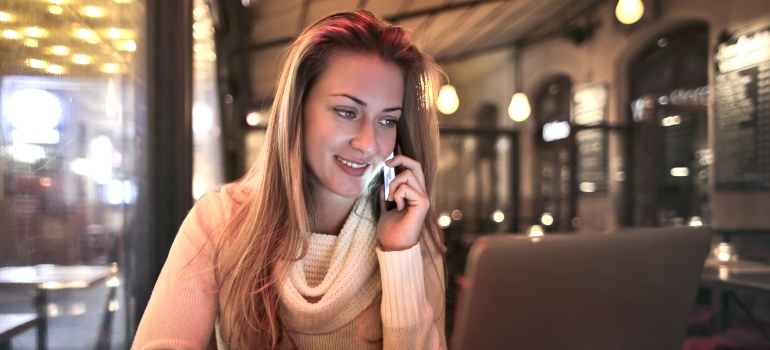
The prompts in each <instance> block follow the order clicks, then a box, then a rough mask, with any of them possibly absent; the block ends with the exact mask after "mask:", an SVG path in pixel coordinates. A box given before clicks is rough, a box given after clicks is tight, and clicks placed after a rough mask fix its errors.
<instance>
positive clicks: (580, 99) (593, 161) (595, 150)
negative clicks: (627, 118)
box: [572, 85, 607, 193]
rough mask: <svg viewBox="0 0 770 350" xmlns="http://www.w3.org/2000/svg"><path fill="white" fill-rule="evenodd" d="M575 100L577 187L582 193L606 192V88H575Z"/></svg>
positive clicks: (599, 86) (573, 99)
mask: <svg viewBox="0 0 770 350" xmlns="http://www.w3.org/2000/svg"><path fill="white" fill-rule="evenodd" d="M572 103H573V104H572V115H573V122H574V123H575V124H576V125H578V126H579V127H578V131H577V132H576V133H575V144H576V146H577V158H576V160H577V169H576V170H577V183H578V188H579V190H580V192H583V193H592V192H607V133H606V131H605V130H604V129H603V128H601V126H602V125H603V124H604V122H605V120H606V115H607V87H606V86H604V85H590V86H585V87H582V88H579V89H576V90H575V91H574V93H573V94H572ZM581 126H582V127H590V126H597V128H588V129H581V128H580V127H581Z"/></svg>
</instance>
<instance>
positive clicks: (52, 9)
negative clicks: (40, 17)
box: [48, 5, 64, 15]
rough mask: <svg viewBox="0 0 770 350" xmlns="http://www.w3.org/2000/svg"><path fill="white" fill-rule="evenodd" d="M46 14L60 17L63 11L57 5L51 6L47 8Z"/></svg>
mask: <svg viewBox="0 0 770 350" xmlns="http://www.w3.org/2000/svg"><path fill="white" fill-rule="evenodd" d="M48 12H50V13H51V14H54V15H60V14H62V13H64V9H63V8H62V7H61V6H59V5H51V6H48Z"/></svg>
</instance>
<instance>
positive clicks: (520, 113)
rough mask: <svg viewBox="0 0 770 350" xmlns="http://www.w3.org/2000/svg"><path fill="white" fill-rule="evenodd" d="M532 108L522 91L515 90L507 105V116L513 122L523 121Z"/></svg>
mask: <svg viewBox="0 0 770 350" xmlns="http://www.w3.org/2000/svg"><path fill="white" fill-rule="evenodd" d="M531 112H532V108H531V107H530V106H529V99H527V95H526V94H525V93H523V92H517V93H515V94H513V97H511V104H510V105H509V106H508V116H509V117H511V119H513V121H515V122H523V121H525V120H526V119H527V118H529V114H530V113H531Z"/></svg>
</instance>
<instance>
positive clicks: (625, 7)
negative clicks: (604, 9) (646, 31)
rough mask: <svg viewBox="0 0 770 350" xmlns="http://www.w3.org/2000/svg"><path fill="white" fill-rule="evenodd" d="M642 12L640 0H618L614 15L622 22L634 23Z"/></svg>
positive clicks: (642, 6)
mask: <svg viewBox="0 0 770 350" xmlns="http://www.w3.org/2000/svg"><path fill="white" fill-rule="evenodd" d="M642 14H644V5H643V4H642V0H620V1H618V6H617V7H615V16H616V17H617V18H618V21H620V23H623V24H632V23H636V21H638V20H639V19H640V18H642Z"/></svg>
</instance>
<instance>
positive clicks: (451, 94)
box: [436, 84, 460, 114]
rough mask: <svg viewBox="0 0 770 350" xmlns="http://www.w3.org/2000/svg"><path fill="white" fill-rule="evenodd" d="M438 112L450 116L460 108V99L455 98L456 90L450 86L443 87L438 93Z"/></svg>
mask: <svg viewBox="0 0 770 350" xmlns="http://www.w3.org/2000/svg"><path fill="white" fill-rule="evenodd" d="M436 104H437V105H438V110H439V111H440V112H441V113H444V114H452V113H454V112H456V111H457V107H459V106H460V99H459V98H457V90H455V87H454V86H452V85H448V84H447V85H444V86H442V87H441V90H439V93H438V101H436Z"/></svg>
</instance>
